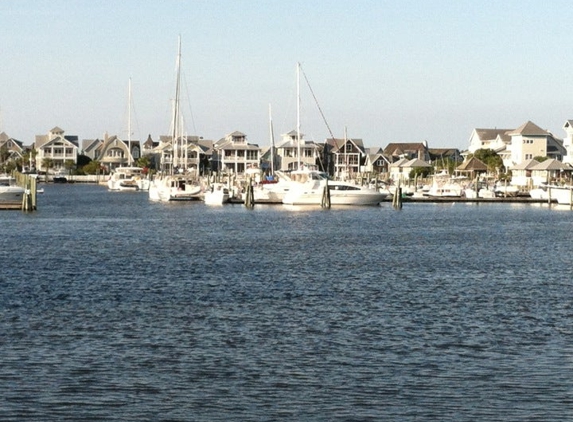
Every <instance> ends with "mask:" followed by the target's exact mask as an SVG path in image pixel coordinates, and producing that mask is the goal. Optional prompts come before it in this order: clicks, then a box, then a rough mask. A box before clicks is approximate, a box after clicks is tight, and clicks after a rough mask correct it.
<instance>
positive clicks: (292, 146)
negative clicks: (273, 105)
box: [276, 130, 324, 171]
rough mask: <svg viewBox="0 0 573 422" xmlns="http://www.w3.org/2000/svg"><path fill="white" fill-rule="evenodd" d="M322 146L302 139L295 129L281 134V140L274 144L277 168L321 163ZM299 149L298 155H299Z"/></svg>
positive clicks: (295, 167) (292, 168)
mask: <svg viewBox="0 0 573 422" xmlns="http://www.w3.org/2000/svg"><path fill="white" fill-rule="evenodd" d="M323 150H324V148H323V147H322V146H319V145H317V144H316V143H314V142H310V141H307V140H305V139H304V135H303V134H302V133H301V134H300V135H299V134H298V133H297V131H296V130H292V131H290V132H289V133H286V134H283V135H282V140H281V141H280V142H279V144H278V145H277V146H276V155H277V157H278V164H279V169H280V170H282V171H289V170H296V169H297V168H298V165H299V163H300V165H301V168H302V167H304V166H310V167H314V166H316V165H317V164H319V163H322V161H323V160H322V157H321V153H322V151H323ZM299 151H300V157H299Z"/></svg>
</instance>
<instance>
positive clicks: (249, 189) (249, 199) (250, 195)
mask: <svg viewBox="0 0 573 422" xmlns="http://www.w3.org/2000/svg"><path fill="white" fill-rule="evenodd" d="M254 206H255V198H254V191H253V179H252V178H251V177H249V182H248V184H247V186H246V188H245V207H247V208H249V209H252V208H254Z"/></svg>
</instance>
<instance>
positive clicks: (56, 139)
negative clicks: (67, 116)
mask: <svg viewBox="0 0 573 422" xmlns="http://www.w3.org/2000/svg"><path fill="white" fill-rule="evenodd" d="M56 142H63V143H64V144H68V145H69V146H72V147H74V148H78V146H77V145H76V144H75V143H73V142H71V141H69V140H68V139H66V137H65V136H56V137H55V138H54V139H51V140H50V141H48V142H46V143H44V144H42V145H41V146H40V147H39V148H44V147H46V146H48V145H53V144H55V143H56Z"/></svg>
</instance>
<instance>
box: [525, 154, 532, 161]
mask: <svg viewBox="0 0 573 422" xmlns="http://www.w3.org/2000/svg"><path fill="white" fill-rule="evenodd" d="M532 158H533V154H525V159H526V160H531V159H532Z"/></svg>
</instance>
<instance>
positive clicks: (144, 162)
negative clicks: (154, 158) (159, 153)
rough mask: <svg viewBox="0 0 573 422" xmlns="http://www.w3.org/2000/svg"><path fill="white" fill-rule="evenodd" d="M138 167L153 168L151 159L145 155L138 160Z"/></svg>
mask: <svg viewBox="0 0 573 422" xmlns="http://www.w3.org/2000/svg"><path fill="white" fill-rule="evenodd" d="M136 164H137V167H141V168H149V167H151V159H150V158H149V156H148V155H143V156H141V157H139V158H138V159H137V162H136Z"/></svg>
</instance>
